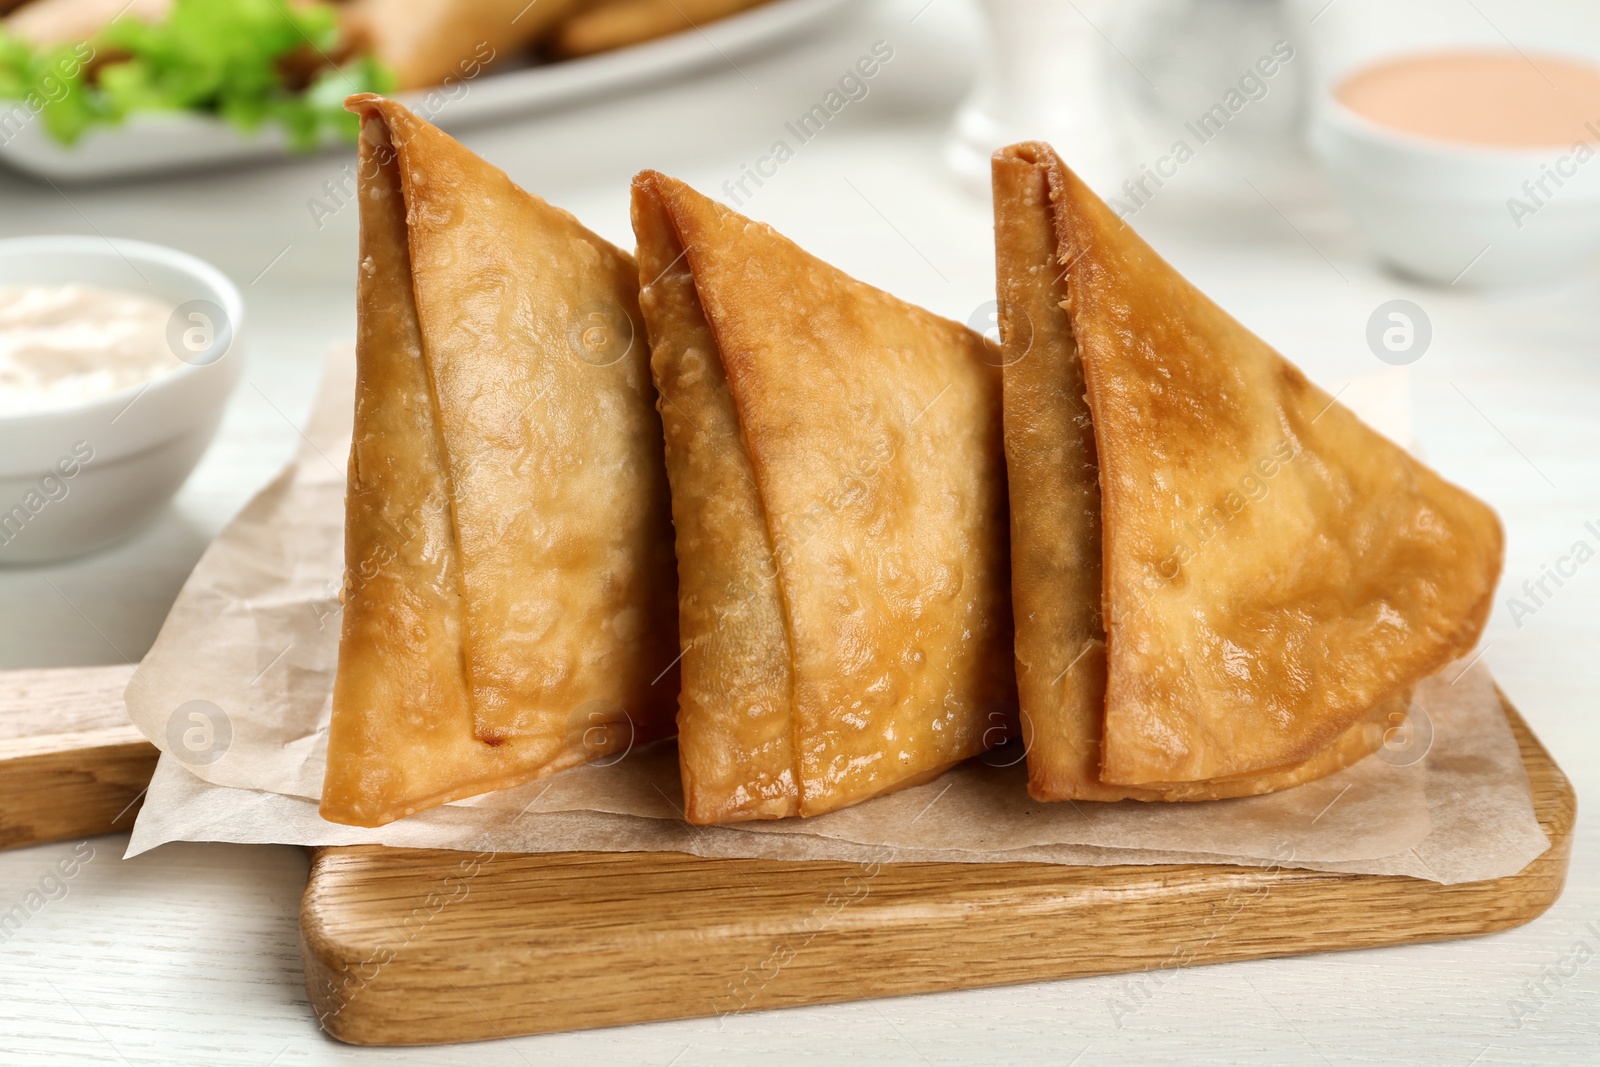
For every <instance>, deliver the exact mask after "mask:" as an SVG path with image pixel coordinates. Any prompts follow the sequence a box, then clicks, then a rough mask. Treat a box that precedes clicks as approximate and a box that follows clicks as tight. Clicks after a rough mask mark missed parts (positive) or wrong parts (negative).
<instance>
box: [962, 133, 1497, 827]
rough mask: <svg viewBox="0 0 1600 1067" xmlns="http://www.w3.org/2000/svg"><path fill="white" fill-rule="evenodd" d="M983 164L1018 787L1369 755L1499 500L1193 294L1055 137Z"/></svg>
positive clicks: (1475, 605)
mask: <svg viewBox="0 0 1600 1067" xmlns="http://www.w3.org/2000/svg"><path fill="white" fill-rule="evenodd" d="M993 172H994V195H995V243H996V255H997V265H998V273H999V294H1000V319H1001V331H1002V358H1001V360H1000V362H1002V363H1003V365H1004V379H1005V381H1004V408H1005V437H1006V455H1007V464H1008V470H1009V493H1010V499H1011V546H1012V573H1013V583H1012V591H1013V601H1014V608H1015V611H1016V661H1017V672H1018V685H1019V690H1020V699H1021V705H1022V712H1023V731H1024V735H1025V738H1026V740H1027V742H1028V770H1029V791H1030V793H1031V794H1032V795H1033V796H1034V797H1036V798H1038V799H1041V800H1059V799H1067V798H1077V799H1091V800H1116V799H1121V798H1124V797H1134V798H1139V799H1145V800H1198V799H1208V798H1214V797H1225V796H1240V795H1248V794H1253V793H1261V792H1269V791H1272V790H1275V789H1281V788H1285V787H1286V786H1290V785H1295V784H1298V783H1299V782H1303V781H1308V780H1310V779H1313V778H1317V777H1321V776H1323V775H1326V774H1329V773H1332V772H1333V771H1336V770H1338V769H1339V768H1341V767H1343V766H1346V765H1348V764H1349V763H1352V762H1354V761H1356V760H1358V759H1361V758H1362V757H1363V756H1365V755H1367V754H1369V753H1370V752H1371V751H1373V750H1374V749H1375V748H1377V747H1378V746H1379V745H1380V744H1381V743H1382V740H1383V737H1384V735H1385V731H1386V729H1387V728H1390V727H1393V726H1394V725H1396V724H1397V723H1398V722H1401V721H1403V718H1404V714H1405V709H1406V707H1407V704H1408V700H1409V693H1410V689H1411V687H1412V686H1413V685H1414V684H1415V683H1416V682H1418V681H1420V680H1422V679H1423V678H1425V677H1427V676H1428V675H1430V674H1432V673H1434V672H1435V671H1437V670H1439V669H1440V668H1442V667H1443V666H1445V665H1446V664H1448V663H1450V662H1451V661H1452V660H1454V659H1456V658H1458V657H1459V656H1461V655H1462V654H1463V653H1465V652H1466V651H1468V650H1469V649H1471V648H1472V646H1473V645H1474V644H1475V643H1476V642H1477V640H1478V637H1479V635H1480V634H1481V632H1482V630H1483V626H1484V623H1485V620H1486V618H1487V615H1488V612H1489V608H1490V605H1491V598H1492V596H1493V592H1494V587H1495V583H1496V580H1497V578H1498V576H1499V572H1500V567H1501V560H1502V554H1503V543H1502V533H1501V529H1500V523H1499V520H1498V519H1497V518H1496V516H1495V514H1494V512H1493V511H1491V510H1490V509H1489V508H1488V506H1487V505H1485V504H1483V503H1482V502H1480V501H1478V500H1477V499H1475V498H1474V497H1472V496H1471V495H1469V494H1468V493H1466V492H1464V491H1463V490H1461V489H1459V488H1457V487H1455V486H1453V485H1451V484H1449V483H1448V482H1445V481H1444V480H1443V479H1441V478H1440V477H1439V476H1438V475H1436V474H1435V473H1434V472H1433V471H1431V470H1429V469H1428V468H1427V467H1425V466H1423V465H1422V464H1421V463H1419V462H1418V461H1417V460H1416V459H1415V458H1413V457H1412V456H1410V455H1408V454H1407V453H1406V452H1405V451H1404V450H1403V449H1401V448H1399V447H1398V446H1396V445H1394V444H1393V443H1391V442H1390V441H1388V440H1387V439H1386V438H1384V437H1383V436H1381V435H1380V434H1378V433H1377V432H1376V431H1374V430H1372V429H1370V428H1369V427H1367V426H1366V425H1364V424H1363V423H1362V422H1361V421H1360V420H1359V419H1358V418H1357V417H1356V416H1355V415H1354V414H1353V413H1351V412H1350V411H1349V410H1348V409H1346V408H1345V407H1344V406H1342V405H1341V404H1339V403H1338V402H1337V401H1336V400H1335V398H1334V397H1332V396H1329V395H1328V394H1327V393H1326V392H1324V391H1323V390H1322V389H1319V388H1318V387H1316V386H1315V385H1313V384H1311V383H1310V382H1309V381H1308V380H1307V379H1306V378H1305V376H1304V375H1303V374H1302V373H1301V372H1300V371H1299V370H1298V369H1296V368H1295V367H1294V366H1293V365H1292V364H1290V363H1289V362H1288V361H1286V360H1285V359H1284V358H1283V357H1282V356H1280V355H1279V354H1278V353H1276V352H1275V351H1273V350H1272V349H1271V348H1270V347H1268V346H1267V345H1266V344H1265V343H1264V342H1263V341H1261V340H1260V339H1259V338H1257V337H1256V336H1254V335H1253V334H1251V333H1250V332H1249V331H1248V330H1246V329H1245V328H1244V327H1243V326H1241V325H1240V324H1239V323H1238V322H1237V321H1236V320H1234V319H1233V318H1232V317H1231V316H1229V315H1228V314H1227V313H1226V312H1224V311H1223V310H1222V309H1221V308H1219V307H1217V305H1215V304H1214V303H1212V302H1211V301H1210V300H1208V299H1207V298H1206V297H1205V296H1204V295H1202V294H1201V293H1200V292H1199V291H1198V290H1196V289H1195V288H1194V286H1192V285H1190V284H1189V283H1188V282H1187V281H1186V280H1185V279H1184V278H1183V277H1182V276H1180V275H1179V274H1178V272H1177V271H1175V270H1173V268H1172V267H1171V266H1169V265H1168V264H1167V263H1166V262H1165V261H1164V260H1162V259H1161V258H1160V257H1159V256H1158V255H1157V254H1156V253H1155V252H1154V251H1152V250H1151V248H1150V247H1149V246H1148V245H1147V244H1145V243H1144V241H1142V240H1140V238H1139V237H1138V235H1137V234H1135V233H1134V231H1133V230H1132V229H1131V228H1130V227H1129V226H1128V225H1127V224H1126V223H1125V222H1123V221H1122V220H1120V219H1118V218H1117V217H1116V216H1115V215H1114V214H1113V213H1112V212H1111V210H1110V209H1109V208H1108V207H1107V206H1106V205H1105V204H1104V203H1103V202H1102V201H1100V199H1099V198H1097V197H1096V196H1095V195H1094V194H1093V193H1092V192H1091V191H1090V190H1089V189H1088V188H1087V187H1086V186H1085V185H1084V184H1083V183H1082V182H1081V181H1080V180H1079V179H1078V178H1077V176H1076V175H1074V174H1073V173H1072V172H1071V170H1069V169H1068V168H1067V167H1066V166H1065V165H1064V164H1063V163H1062V162H1061V160H1060V159H1059V158H1058V157H1057V156H1056V155H1055V153H1054V152H1053V151H1052V150H1051V149H1050V147H1049V146H1048V145H1044V144H1039V143H1025V144H1019V145H1014V146H1012V147H1010V148H1006V149H1002V150H1001V151H1000V152H998V153H996V155H995V158H994V167H993Z"/></svg>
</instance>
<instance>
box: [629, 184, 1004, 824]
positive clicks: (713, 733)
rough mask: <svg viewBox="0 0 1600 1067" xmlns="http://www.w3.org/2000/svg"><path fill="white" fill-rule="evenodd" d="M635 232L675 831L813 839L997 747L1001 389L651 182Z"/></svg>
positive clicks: (910, 327)
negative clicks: (676, 804) (762, 822)
mask: <svg viewBox="0 0 1600 1067" xmlns="http://www.w3.org/2000/svg"><path fill="white" fill-rule="evenodd" d="M633 223H634V231H635V233H636V235H637V237H638V242H639V270H640V278H641V281H642V282H643V292H642V295H641V305H642V307H643V311H644V316H645V321H646V323H648V325H649V327H650V338H651V346H652V354H651V368H652V371H653V372H654V375H655V381H656V387H657V390H658V391H659V393H660V397H661V401H660V408H661V414H662V423H663V427H664V429H665V433H666V453H667V472H668V475H669V477H670V480H671V484H672V510H673V521H674V526H675V528H676V531H677V556H678V568H679V582H680V615H679V627H680V631H681V641H682V645H683V649H684V653H683V662H682V672H683V689H682V693H681V695H680V698H679V713H678V746H679V759H680V764H681V768H682V773H683V791H684V800H685V807H686V816H687V818H688V819H689V820H690V821H691V822H695V823H714V822H729V821H738V820H745V819H761V818H779V817H782V816H786V815H795V814H798V815H817V814H821V813H823V812H827V811H831V810H834V809H836V808H840V807H843V806H845V805H849V804H854V803H857V802H859V801H862V800H865V799H867V798H869V797H872V796H877V795H879V794H882V793H886V792H889V791H891V790H894V789H899V788H902V787H905V786H908V785H913V784H916V783H919V782H923V781H927V780H928V779H930V778H932V777H934V776H935V775H937V774H939V773H940V772H941V771H943V770H944V769H946V768H947V767H949V766H951V765H952V764H954V763H956V762H958V761H960V760H962V759H965V758H967V757H969V756H972V755H976V754H977V753H979V752H981V751H983V750H984V749H985V748H987V747H989V746H991V745H993V744H996V743H998V742H999V741H1000V740H1002V739H1004V738H1005V737H1006V730H1007V728H1008V726H1009V724H1010V723H1011V722H1012V721H1013V719H1014V716H1015V678H1014V674H1013V671H1012V669H1011V664H1010V662H1009V659H1010V657H1009V649H1010V643H1011V619H1010V612H1009V603H1008V596H1007V573H1006V514H1005V471H1004V466H1003V453H1002V442H1001V437H1000V406H999V405H1000V395H999V389H1000V382H999V374H998V371H997V370H996V368H995V367H993V366H991V365H987V364H986V363H985V361H984V356H985V349H984V347H983V343H982V340H981V338H979V337H978V336H977V335H976V334H974V333H972V331H970V330H967V329H966V328H964V327H962V326H959V325H957V324H956V323H953V322H949V321H946V320H944V319H940V318H938V317H936V316H934V315H931V314H929V313H928V312H925V311H922V310H921V309H919V308H915V307H912V306H910V305H908V304H905V303H903V302H901V301H899V300H896V299H895V298H893V297H891V296H889V295H888V294H886V293H883V292H880V291H878V290H876V289H873V288H871V287H869V286H867V285H864V284H862V283H861V282H858V281H856V280H854V279H852V278H850V277H848V276H846V275H845V274H844V273H842V272H841V271H839V270H837V269H836V268H834V267H832V266H830V265H828V264H827V263H824V262H822V261H821V260H818V259H816V258H815V257H813V256H811V255H808V254H807V253H805V252H803V251H802V250H800V249H799V248H797V247H796V246H795V245H793V244H792V243H790V242H789V241H788V240H786V239H785V238H783V237H782V236H780V235H779V234H777V233H776V232H774V231H773V230H772V229H770V228H769V227H767V226H763V225H761V224H759V223H755V222H752V221H750V220H749V219H746V218H744V217H743V216H741V215H738V214H736V213H734V212H733V211H730V210H728V209H727V208H724V207H722V206H720V205H718V204H715V203H713V202H712V201H710V200H708V199H707V198H705V197H704V196H701V195H700V194H699V193H697V192H695V191H694V190H692V189H690V188H689V187H688V186H686V185H684V184H683V183H682V182H678V181H675V180H674V179H672V178H668V177H665V176H664V175H661V174H657V173H654V172H652V171H646V172H644V173H643V174H641V175H639V177H637V178H636V179H635V180H634V186H633Z"/></svg>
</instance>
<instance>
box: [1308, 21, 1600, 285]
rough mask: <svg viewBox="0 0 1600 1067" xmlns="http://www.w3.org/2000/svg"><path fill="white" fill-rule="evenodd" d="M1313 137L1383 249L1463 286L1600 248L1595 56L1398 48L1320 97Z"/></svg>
mask: <svg viewBox="0 0 1600 1067" xmlns="http://www.w3.org/2000/svg"><path fill="white" fill-rule="evenodd" d="M1311 144H1312V150H1313V152H1314V153H1315V154H1316V156H1317V158H1318V160H1319V161H1320V163H1321V164H1322V167H1323V170H1324V172H1325V173H1326V175H1327V176H1328V179H1329V181H1330V183H1331V184H1332V186H1333V188H1334V191H1335V192H1336V194H1337V195H1338V196H1339V198H1340V200H1341V201H1342V202H1343V203H1344V205H1345V207H1346V208H1347V210H1348V211H1349V212H1350V214H1351V216H1352V217H1353V218H1354V219H1355V222H1356V224H1357V225H1358V226H1359V227H1360V228H1361V230H1362V231H1363V233H1365V235H1366V237H1367V239H1368V240H1369V241H1370V242H1371V243H1372V245H1373V247H1374V249H1375V250H1376V251H1377V252H1378V254H1379V256H1380V257H1381V258H1383V259H1384V260H1386V261H1387V262H1388V263H1390V264H1391V265H1393V266H1394V267H1396V268H1398V269H1399V270H1400V271H1402V272H1404V273H1406V274H1410V275H1413V276H1416V277H1420V278H1423V279H1426V280H1429V281H1434V282H1438V283H1441V284H1445V285H1457V286H1469V285H1470V286H1498V285H1509V284H1518V283H1530V282H1537V281H1543V280H1550V279H1561V278H1565V277H1570V276H1572V275H1573V274H1575V273H1577V272H1579V271H1581V270H1584V269H1585V268H1587V267H1588V266H1589V265H1591V263H1592V262H1593V261H1594V260H1595V259H1596V258H1597V254H1600V67H1597V66H1596V65H1594V64H1593V63H1590V62H1588V61H1587V60H1583V59H1578V58H1573V57H1566V56H1557V55H1551V54H1540V53H1527V52H1522V51H1515V50H1511V49H1506V50H1503V51H1500V50H1493V49H1461V50H1451V51H1437V52H1414V53H1409V54H1402V55H1398V56H1392V57H1389V58H1387V59H1384V60H1382V61H1380V62H1377V63H1373V64H1371V65H1368V66H1365V67H1361V68H1358V69H1356V70H1355V71H1353V72H1350V73H1347V74H1346V75H1345V76H1344V77H1343V78H1342V79H1341V80H1339V81H1338V82H1337V83H1336V84H1335V86H1334V88H1333V91H1332V93H1331V94H1329V95H1328V96H1327V97H1326V98H1325V99H1323V100H1322V101H1321V102H1320V103H1319V104H1318V106H1317V109H1316V111H1315V113H1314V115H1313V118H1312V126H1311Z"/></svg>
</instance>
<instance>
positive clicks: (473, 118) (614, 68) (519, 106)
mask: <svg viewBox="0 0 1600 1067" xmlns="http://www.w3.org/2000/svg"><path fill="white" fill-rule="evenodd" d="M844 3H845V0H774V2H772V3H769V4H764V5H762V6H761V7H758V8H754V9H752V10H750V11H746V12H742V13H740V14H737V15H730V16H728V17H727V18H724V19H718V20H717V21H715V22H708V23H706V24H705V25H704V26H703V27H702V28H700V29H698V30H686V31H684V32H682V33H676V34H673V35H671V36H670V37H661V38H658V39H656V40H654V41H647V42H645V43H644V44H640V45H634V46H633V47H631V48H622V49H618V50H617V51H615V52H605V53H602V54H600V55H597V56H590V57H588V58H585V59H572V60H567V61H565V62H561V63H550V64H546V65H544V66H532V67H524V68H523V69H521V70H511V71H506V72H504V73H490V74H484V75H483V76H482V77H479V78H477V79H475V80H473V81H466V82H462V83H460V84H458V85H456V86H454V87H453V88H451V89H448V90H446V89H442V88H441V89H436V90H423V91H419V92H411V93H401V94H398V99H399V100H401V101H402V102H403V103H405V104H406V105H407V106H409V107H411V108H412V109H414V110H416V111H418V113H420V114H423V115H425V116H428V117H429V118H430V119H431V121H432V122H433V123H434V124H435V125H437V126H440V127H442V128H444V129H446V130H452V129H462V128H465V127H468V126H472V125H476V124H478V123H482V122H486V121H490V120H493V119H499V118H504V117H506V116H508V115H516V114H526V113H528V112H532V111H538V110H541V109H544V108H548V107H552V106H555V105H557V104H565V103H570V102H571V101H574V100H579V99H582V98H585V97H591V96H600V95H604V94H608V93H613V92H617V91H619V90H622V89H628V88H632V87H635V86H638V85H640V84H643V83H645V82H649V81H656V80H659V79H662V78H665V77H667V76H669V75H673V74H681V73H685V72H687V71H692V70H696V69H699V68H702V67H708V66H712V65H715V64H719V63H721V64H727V63H732V62H734V61H736V60H737V59H738V58H739V57H741V56H744V55H748V54H750V53H751V52H754V51H756V50H757V49H759V48H761V47H763V46H765V45H767V44H770V43H772V42H774V41H777V40H779V39H781V38H783V37H785V36H787V35H789V34H791V33H794V32H797V31H799V30H800V29H802V28H804V27H805V26H808V25H810V24H812V23H815V22H818V21H820V20H821V19H822V18H824V17H825V16H827V15H829V14H831V13H832V12H833V11H834V10H835V9H837V8H840V7H842V6H843V5H844ZM15 103H16V102H15V101H0V109H4V108H8V107H10V106H12V105H13V104H15ZM289 154H291V153H290V151H289V148H288V146H287V144H286V142H285V139H284V136H283V132H282V131H281V130H280V129H277V128H275V127H270V126H269V127H263V128H262V129H261V130H259V131H257V132H255V133H243V132H241V131H239V130H237V129H235V128H234V127H232V126H230V125H228V124H227V123H225V122H223V121H221V120H220V119H215V118H211V117H209V116H205V115H196V114H192V113H184V112H147V113H142V114H135V115H131V116H129V118H128V120H127V122H125V123H123V124H122V125H121V126H106V127H97V128H95V129H93V130H90V131H89V132H88V133H86V134H85V135H84V136H83V138H82V139H81V140H79V141H78V143H77V144H75V145H73V146H71V147H70V148H69V147H66V146H64V145H61V144H58V143H57V142H55V141H54V140H52V139H51V138H50V136H49V134H47V133H46V132H45V130H44V124H43V123H42V122H40V121H39V120H38V119H37V118H33V119H32V120H31V121H29V122H27V123H26V124H25V125H23V126H22V127H21V128H20V129H18V130H16V131H15V132H14V133H13V134H12V135H11V136H10V137H9V138H5V137H0V162H4V163H6V164H7V165H9V166H11V167H14V168H15V169H17V170H20V171H23V172H25V173H28V174H32V175H35V176H38V177H42V178H47V179H50V180H52V181H61V182H86V181H98V180H102V179H107V178H124V177H135V176H138V175H146V174H156V173H160V172H163V171H177V170H188V169H193V168H198V167H210V166H217V165H220V164H228V163H238V162H242V161H244V160H250V159H264V158H270V157H275V156H277V157H281V156H286V155H289Z"/></svg>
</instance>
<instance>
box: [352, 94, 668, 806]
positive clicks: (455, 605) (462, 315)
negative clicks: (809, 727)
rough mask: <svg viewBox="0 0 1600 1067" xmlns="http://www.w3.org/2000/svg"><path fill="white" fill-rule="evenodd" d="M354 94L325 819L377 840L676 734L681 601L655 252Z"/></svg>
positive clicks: (400, 113) (392, 108)
mask: <svg viewBox="0 0 1600 1067" xmlns="http://www.w3.org/2000/svg"><path fill="white" fill-rule="evenodd" d="M346 106H347V107H349V108H350V110H352V111H354V112H356V113H357V114H359V115H360V116H361V118H362V136H361V143H360V169H359V173H358V179H359V182H360V204H361V237H360V257H361V258H360V263H361V268H360V271H359V272H358V282H357V308H358V316H357V348H356V370H357V383H356V408H355V426H354V434H353V437H352V440H351V448H350V465H349V475H348V477H349V488H348V490H347V494H346V505H345V506H346V519H345V564H346V583H345V589H344V596H343V600H344V616H343V622H342V627H343V628H342V631H341V634H340V640H339V666H338V673H337V675H336V677H335V681H334V692H333V721H332V725H331V727H330V730H329V736H328V770H327V776H326V779H325V781H324V785H323V794H322V815H323V817H324V818H326V819H330V820H332V821H335V822H342V823H350V824H354V825H358V826H376V825H381V824H382V823H386V822H389V821H391V820H393V819H397V818H401V817H403V816H405V815H409V814H411V813H412V812H415V811H419V810H422V809H423V808H428V807H433V806H435V805H438V804H443V803H446V802H448V801H450V800H454V799H458V798H461V797H466V796H472V795H475V794H478V793H483V792H488V791H490V790H494V789H502V788H506V787H508V786H512V785H515V784H517V783H518V782H522V781H526V780H527V779H530V778H534V777H538V776H540V775H545V774H550V773H552V772H555V771H558V770H561V769H563V768H566V767H571V766H574V765H576V764H579V763H583V762H586V761H588V760H591V759H594V758H597V757H599V756H601V755H604V754H607V753H612V752H618V751H623V750H625V749H626V748H627V747H628V746H629V745H631V744H633V743H635V742H638V743H643V742H646V741H650V740H654V739H656V738H658V737H661V736H664V735H667V734H670V733H671V732H672V715H673V711H674V709H675V706H676V702H675V696H676V690H677V678H676V674H675V672H674V671H673V670H672V669H671V668H672V665H673V664H674V663H675V662H676V657H677V652H678V649H677V594H676V577H675V571H674V567H673V559H672V527H671V521H670V511H669V505H668V501H667V484H666V469H665V466H664V461H663V458H662V442H661V423H660V419H659V416H657V414H656V412H655V406H654V405H655V390H654V387H653V386H652V385H651V382H650V371H649V366H648V360H649V353H648V349H647V346H646V345H645V343H644V339H643V325H642V323H640V321H639V312H638V302H637V301H638V286H639V281H638V270H637V268H636V267H635V266H634V262H633V259H632V257H630V256H629V255H627V254H626V253H624V252H622V251H619V250H618V249H616V248H614V247H612V246H611V245H610V244H608V243H606V242H605V241H604V240H602V239H601V238H599V237H597V236H595V235H594V234H592V233H590V232H589V231H588V230H586V229H584V228H583V227H582V226H581V225H579V223H578V222H577V220H576V219H574V218H573V217H572V216H571V215H568V214H567V213H566V212H564V211H561V210H559V209H557V208H554V207H552V206H550V205H549V204H546V203H545V202H544V201H542V200H540V199H538V198H537V197H534V196H530V195H529V194H527V193H525V192H523V191H522V190H521V189H519V188H517V186H515V185H513V184H512V182H511V180H510V179H509V178H507V177H506V176H505V175H504V174H503V173H501V172H500V171H499V170H496V169H495V168H494V167H491V166H489V165H488V164H487V163H485V162H484V161H483V160H481V159H479V158H478V157H476V156H474V155H473V154H472V153H470V152H468V151H467V150H466V149H464V148H462V147H461V146H460V145H459V144H457V143H456V142H455V141H453V140H451V139H450V138H449V137H446V136H445V135H444V134H443V133H440V132H439V131H438V130H436V129H434V128H433V127H432V126H429V125H428V124H427V123H425V122H423V121H421V120H420V119H418V118H417V117H416V116H414V115H412V114H411V113H410V112H409V111H407V110H405V109H404V108H402V107H400V106H399V105H397V104H395V103H393V102H391V101H388V100H385V99H383V98H382V97H378V96H374V95H371V94H363V95H358V96H352V97H350V98H349V100H348V101H347V102H346ZM591 319H592V320H593V321H592V322H591ZM591 342H592V344H591ZM656 680H658V681H659V684H655V685H653V684H652V682H653V681H656Z"/></svg>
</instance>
